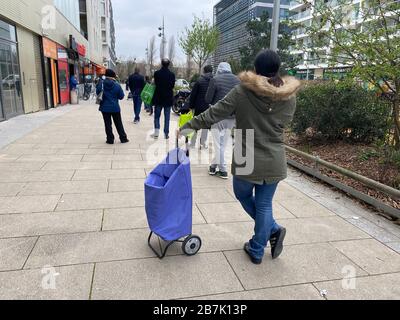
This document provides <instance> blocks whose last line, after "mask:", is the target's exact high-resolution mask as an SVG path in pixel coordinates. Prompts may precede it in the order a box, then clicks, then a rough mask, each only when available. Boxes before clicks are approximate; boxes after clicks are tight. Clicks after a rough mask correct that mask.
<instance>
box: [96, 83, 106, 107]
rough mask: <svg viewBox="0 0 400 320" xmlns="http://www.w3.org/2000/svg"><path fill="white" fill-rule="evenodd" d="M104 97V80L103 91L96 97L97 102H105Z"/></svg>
mask: <svg viewBox="0 0 400 320" xmlns="http://www.w3.org/2000/svg"><path fill="white" fill-rule="evenodd" d="M103 97H104V82H103V81H102V82H101V91H100V93H99V94H98V95H97V97H96V104H99V105H100V104H101V103H102V102H103Z"/></svg>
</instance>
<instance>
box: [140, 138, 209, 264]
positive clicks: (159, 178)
mask: <svg viewBox="0 0 400 320" xmlns="http://www.w3.org/2000/svg"><path fill="white" fill-rule="evenodd" d="M188 142H189V141H188V138H186V145H187V144H188ZM187 150H189V149H188V148H187ZM145 202H146V214H147V220H148V224H149V227H150V230H151V233H150V236H149V239H148V244H149V247H150V248H151V249H152V250H153V252H154V253H155V254H156V255H157V257H158V258H160V259H163V258H164V257H165V256H166V254H167V252H168V249H169V248H170V247H171V245H173V244H174V243H176V242H180V243H182V250H183V252H184V254H186V255H188V256H194V255H196V254H197V253H198V252H199V251H200V249H201V246H202V241H201V238H200V237H198V236H196V235H193V234H192V227H193V190H192V177H191V169H190V159H189V151H184V150H182V149H180V148H179V145H178V139H177V148H176V149H175V150H173V151H171V152H169V154H168V156H167V158H166V159H165V160H164V161H162V162H161V163H160V164H159V165H158V166H157V167H156V168H155V169H154V170H153V171H152V172H151V173H150V174H149V176H148V177H147V179H146V182H145ZM154 235H155V236H157V237H158V238H159V239H160V240H162V241H163V242H164V243H165V244H166V245H165V248H163V246H162V244H161V241H160V245H159V251H158V250H156V249H155V248H154V247H153V245H152V244H151V240H152V238H153V236H154Z"/></svg>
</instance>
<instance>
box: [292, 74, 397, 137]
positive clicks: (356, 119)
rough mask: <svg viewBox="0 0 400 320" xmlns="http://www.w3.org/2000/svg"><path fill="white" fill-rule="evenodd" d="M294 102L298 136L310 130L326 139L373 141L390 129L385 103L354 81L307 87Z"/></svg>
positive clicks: (295, 127)
mask: <svg viewBox="0 0 400 320" xmlns="http://www.w3.org/2000/svg"><path fill="white" fill-rule="evenodd" d="M297 102H298V106H297V111H296V114H295V118H294V121H293V124H292V129H293V131H294V132H295V133H296V134H298V135H303V134H305V133H306V131H307V130H308V129H310V128H311V129H313V130H312V131H314V132H316V133H317V134H319V135H322V136H323V137H324V138H325V139H327V140H345V139H349V140H352V141H356V142H372V141H374V140H376V139H383V138H385V135H386V133H387V132H388V130H389V125H390V105H389V104H388V102H386V101H384V100H383V99H381V98H379V97H377V96H376V95H375V94H374V93H371V92H367V91H365V90H364V89H363V88H362V87H360V86H359V85H357V84H355V83H354V82H350V81H343V82H338V83H336V82H333V81H328V82H323V83H318V84H314V85H313V84H310V85H307V86H306V87H305V88H304V89H303V90H302V91H301V92H300V93H299V96H298V101H297Z"/></svg>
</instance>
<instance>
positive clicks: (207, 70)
mask: <svg viewBox="0 0 400 320" xmlns="http://www.w3.org/2000/svg"><path fill="white" fill-rule="evenodd" d="M212 72H213V67H212V66H210V65H208V66H205V67H204V73H212Z"/></svg>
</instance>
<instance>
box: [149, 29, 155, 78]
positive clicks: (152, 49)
mask: <svg viewBox="0 0 400 320" xmlns="http://www.w3.org/2000/svg"><path fill="white" fill-rule="evenodd" d="M156 53H157V49H156V37H155V36H153V37H152V38H151V39H150V43H149V51H148V61H147V63H148V64H149V66H150V74H153V70H154V59H155V57H156Z"/></svg>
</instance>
